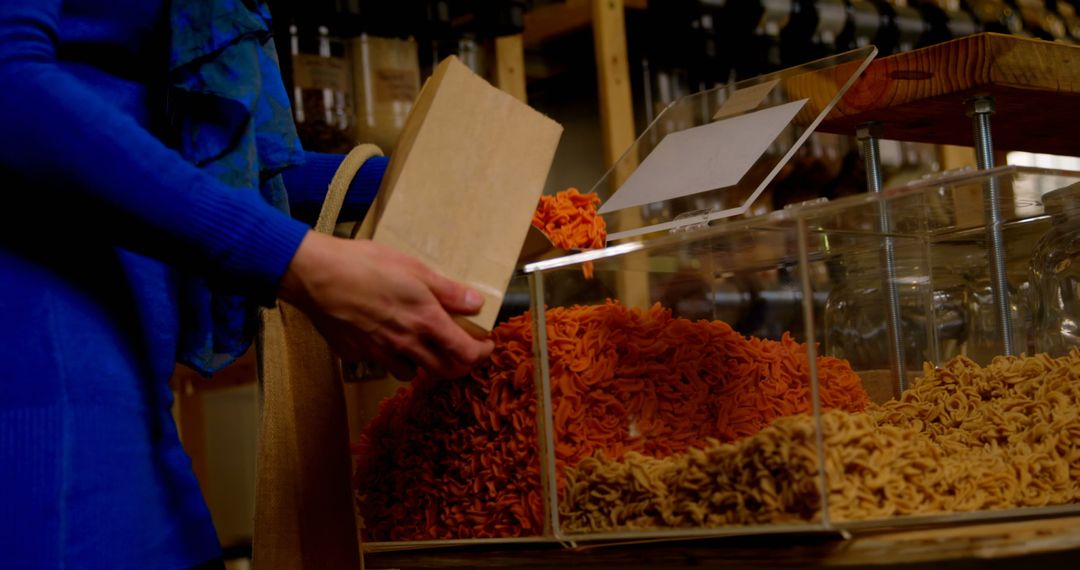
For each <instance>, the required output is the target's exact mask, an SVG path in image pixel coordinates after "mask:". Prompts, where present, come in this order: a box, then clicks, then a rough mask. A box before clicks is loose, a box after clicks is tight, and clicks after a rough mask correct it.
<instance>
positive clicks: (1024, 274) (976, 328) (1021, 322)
mask: <svg viewBox="0 0 1080 570" xmlns="http://www.w3.org/2000/svg"><path fill="white" fill-rule="evenodd" d="M1046 229H1047V224H1045V223H1043V222H1040V221H1039V220H1026V221H1024V222H1023V223H1014V224H1008V225H1006V226H1005V227H1004V228H1002V236H1003V238H1004V242H1005V243H1006V251H1005V275H1006V280H1007V282H1008V285H1009V310H1010V312H1011V313H1012V322H1013V346H1014V347H1015V349H1016V351H1017V352H1021V351H1026V352H1031V351H1030V348H1029V347H1030V342H1031V336H1032V335H1031V331H1032V324H1033V318H1034V317H1033V296H1034V295H1033V290H1032V285H1031V283H1032V282H1031V279H1030V277H1029V272H1028V266H1029V265H1030V263H1031V257H1032V253H1033V251H1034V249H1035V244H1036V243H1037V242H1038V241H1039V239H1040V238H1041V237H1042V235H1043V234H1044V233H1045V232H1046ZM979 231H980V233H982V230H981V229H980V230H979ZM970 243H972V244H974V245H976V246H977V247H976V248H975V249H974V250H971V251H969V252H968V254H967V255H966V257H964V258H961V259H959V260H958V261H957V265H958V268H959V270H960V271H961V272H962V273H963V274H964V278H965V280H966V281H967V282H968V284H969V285H970V287H971V291H972V294H973V295H974V297H973V299H972V315H973V320H972V326H971V334H969V335H968V346H967V350H966V352H965V354H966V355H967V356H968V357H969V358H971V359H972V360H974V361H975V362H978V363H979V364H981V365H984V366H985V365H987V364H990V362H991V361H992V360H993V359H994V357H995V356H1000V355H1001V354H1002V353H1003V349H1004V346H1003V342H1002V338H1003V337H1002V335H1001V332H1000V327H999V326H998V311H997V307H996V305H995V302H994V290H993V285H992V283H993V281H992V280H991V278H990V262H989V258H988V254H989V251H988V250H987V249H986V248H985V246H984V244H985V236H980V237H979V238H978V239H977V240H975V241H974V242H970Z"/></svg>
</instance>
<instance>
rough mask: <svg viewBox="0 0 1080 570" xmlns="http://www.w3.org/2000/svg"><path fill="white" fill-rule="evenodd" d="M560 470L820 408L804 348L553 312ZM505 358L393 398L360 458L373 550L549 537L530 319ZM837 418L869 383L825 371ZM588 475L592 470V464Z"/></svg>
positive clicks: (630, 315)
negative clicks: (429, 542)
mask: <svg viewBox="0 0 1080 570" xmlns="http://www.w3.org/2000/svg"><path fill="white" fill-rule="evenodd" d="M546 317H547V327H546V334H547V336H548V346H549V351H550V355H551V363H552V364H551V370H550V374H549V377H550V379H551V383H552V400H553V406H554V410H555V412H554V416H555V417H554V421H555V433H556V438H557V442H556V449H555V453H556V457H557V463H558V465H559V466H560V469H559V472H562V469H561V467H562V466H573V465H576V464H577V463H578V462H579V461H581V460H582V459H585V458H589V457H592V456H593V455H594V454H596V453H602V454H604V455H605V456H606V457H611V458H620V457H622V456H623V455H624V454H627V453H631V452H637V453H643V454H646V455H648V456H655V457H666V456H669V455H671V454H673V453H679V452H682V451H685V450H687V449H690V448H692V447H694V446H701V445H704V444H705V443H706V442H707V441H708V440H709V438H716V439H719V440H723V441H732V440H736V439H738V438H741V437H745V436H749V435H752V434H754V433H756V432H757V431H758V430H760V429H761V428H763V427H765V426H766V425H768V424H769V423H770V422H771V421H772V420H773V419H775V418H777V417H780V416H783V415H788V414H797V413H800V412H806V411H807V410H808V409H809V407H810V395H809V376H808V369H807V366H808V362H807V356H806V349H805V347H804V346H803V345H800V344H798V343H796V342H794V341H793V340H791V338H789V337H785V338H784V340H783V341H770V340H761V339H754V338H750V339H748V338H745V337H743V336H741V335H739V334H738V333H736V332H735V331H733V330H732V329H731V327H729V326H728V325H726V324H724V323H722V322H709V321H697V322H691V321H688V320H685V319H678V318H674V317H672V315H671V312H670V311H668V310H665V309H663V308H661V307H660V306H659V305H657V306H654V307H652V308H651V309H649V310H638V309H627V308H626V307H623V306H622V305H619V304H617V303H613V302H609V303H607V304H604V305H598V306H575V307H569V308H555V309H551V310H548V311H547V313H546ZM494 340H495V345H496V347H495V350H494V352H493V353H492V356H491V358H490V359H489V360H488V361H487V362H486V363H484V364H483V365H481V366H480V367H479V368H477V369H476V370H475V371H474V372H473V374H472V375H471V376H470V377H468V378H464V379H460V380H455V381H432V380H431V379H428V378H423V377H421V378H418V379H416V380H414V381H413V383H412V385H411V386H409V387H407V388H404V389H402V390H400V391H399V392H398V393H397V394H396V395H395V396H393V397H392V398H389V399H387V400H386V401H385V402H384V403H383V404H382V408H381V410H380V413H379V415H378V417H377V418H376V419H375V420H374V422H373V423H372V424H371V425H370V426H369V427H368V429H367V430H366V431H365V433H364V436H363V437H362V438H361V440H360V442H359V443H358V445H357V448H356V455H357V471H356V488H357V490H358V497H357V498H358V501H359V506H360V510H361V514H362V515H363V518H364V525H365V529H364V533H365V535H366V538H367V539H368V540H422V539H447V538H483V537H508V536H528V535H530V534H537V533H539V532H540V530H541V529H542V517H543V509H542V505H541V493H540V476H539V458H538V456H537V446H538V440H537V435H536V391H535V387H534V381H533V366H534V364H533V355H532V330H531V327H530V321H529V317H528V315H523V316H521V317H517V318H514V319H511V320H510V321H508V322H507V323H505V324H503V325H500V326H499V327H497V328H496V329H495V331H494ZM818 370H819V372H820V376H819V377H820V378H821V387H822V395H823V400H824V402H826V405H828V406H832V407H836V408H840V409H846V410H852V411H855V410H861V409H863V408H864V407H865V406H866V405H867V404H868V401H869V399H868V397H867V395H866V392H865V391H864V390H863V389H862V386H861V384H860V382H859V378H858V377H857V376H856V375H855V373H854V372H853V371H852V370H851V368H850V367H849V366H848V365H847V364H846V363H845V362H843V361H840V360H836V359H833V358H819V359H818ZM586 461H589V460H588V459H586Z"/></svg>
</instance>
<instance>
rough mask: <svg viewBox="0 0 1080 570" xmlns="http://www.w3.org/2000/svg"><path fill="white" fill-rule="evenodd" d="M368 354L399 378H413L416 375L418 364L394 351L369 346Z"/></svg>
mask: <svg viewBox="0 0 1080 570" xmlns="http://www.w3.org/2000/svg"><path fill="white" fill-rule="evenodd" d="M367 352H368V356H369V357H370V358H371V359H372V360H374V361H376V362H378V363H379V364H381V365H383V367H384V368H386V370H387V371H388V372H390V374H392V375H393V376H394V378H397V379H398V380H412V379H413V378H414V377H415V376H416V365H415V364H413V363H412V362H410V361H409V360H407V359H405V358H402V357H401V356H399V355H396V354H394V353H393V352H390V351H387V350H384V349H382V348H381V347H378V346H369V347H368V350H367Z"/></svg>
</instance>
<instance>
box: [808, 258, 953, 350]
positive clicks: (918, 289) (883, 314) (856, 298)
mask: <svg viewBox="0 0 1080 570" xmlns="http://www.w3.org/2000/svg"><path fill="white" fill-rule="evenodd" d="M946 249H947V248H940V249H935V251H934V253H933V259H934V260H935V263H934V264H933V265H932V272H931V271H928V269H930V268H931V266H930V265H929V264H928V263H927V262H926V259H925V258H924V257H923V255H922V246H921V245H919V246H915V245H912V246H907V247H904V248H897V250H896V263H895V267H896V284H897V293H898V297H899V302H900V330H901V336H902V337H903V343H904V346H903V348H904V364H905V367H906V368H907V369H908V370H909V371H917V370H920V369H921V368H922V364H923V362H925V361H931V362H941V361H943V360H945V359H948V358H951V357H953V356H956V355H958V354H962V353H963V351H964V349H965V344H966V342H967V337H968V332H969V327H970V323H971V321H972V314H971V305H970V299H971V297H972V292H971V289H970V287H969V286H968V284H967V282H966V281H965V280H964V278H963V275H962V274H961V273H960V272H958V271H956V268H955V264H954V261H955V257H954V256H951V255H950V252H948V251H945V250H946ZM838 277H839V279H838V281H839V282H838V283H837V285H836V286H835V287H834V288H833V289H832V291H831V292H830V293H829V297H828V300H827V301H826V302H825V312H824V325H825V353H826V354H828V355H829V356H835V357H838V358H844V359H847V360H848V361H849V362H850V363H851V366H852V367H853V368H854V369H855V370H857V371H868V370H875V369H881V368H882V365H883V364H884V363H887V362H888V361H889V358H888V354H889V352H890V347H889V330H888V306H889V303H888V299H886V291H885V279H886V276H885V266H884V264H883V263H882V262H881V255H880V252H879V251H877V250H874V251H867V252H858V253H855V254H851V255H847V256H844V257H843V258H842V259H841V263H840V270H839V275H838Z"/></svg>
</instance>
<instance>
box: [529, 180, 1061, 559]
mask: <svg viewBox="0 0 1080 570" xmlns="http://www.w3.org/2000/svg"><path fill="white" fill-rule="evenodd" d="M991 181H993V182H994V183H995V184H996V186H997V190H998V191H999V193H1000V196H1001V197H1002V198H1001V201H1000V204H999V207H1000V208H1001V211H1002V218H1001V219H1002V222H1001V233H1002V236H1003V237H1004V239H1003V240H1002V241H1001V243H1002V244H1003V247H1005V250H1006V251H1005V253H1006V255H1005V259H1006V267H1007V276H1008V288H1009V291H1010V293H1011V294H1010V295H1009V311H1010V313H1011V314H1012V317H1013V322H1014V333H1013V334H1014V340H1015V341H1016V342H1015V343H1014V344H1016V345H1017V346H1019V347H1020V348H1019V350H1017V351H1016V352H1018V353H1020V352H1028V353H1030V350H1029V349H1028V343H1029V342H1030V334H1029V331H1030V329H1031V324H1030V323H1031V322H1032V311H1033V307H1037V306H1038V299H1036V298H1033V295H1034V291H1036V290H1037V289H1038V287H1037V284H1033V283H1031V280H1032V279H1033V277H1031V275H1032V273H1031V272H1030V265H1031V263H1030V259H1031V257H1032V251H1033V250H1034V249H1035V248H1036V247H1038V245H1039V243H1040V238H1041V237H1042V236H1043V235H1044V234H1045V233H1046V231H1047V230H1049V229H1050V220H1049V217H1048V216H1047V215H1045V214H1044V212H1043V206H1042V203H1041V195H1042V194H1044V193H1046V192H1049V191H1052V190H1055V189H1058V188H1062V187H1064V186H1067V185H1070V184H1073V183H1076V182H1078V181H1080V174H1077V173H1068V172H1060V171H1048V170H1038V169H1025V168H1017V167H1003V168H998V169H995V170H991V171H985V172H968V173H961V174H956V175H951V176H947V177H940V178H938V179H936V180H928V181H925V182H920V183H917V184H913V185H911V186H908V187H904V188H897V189H892V190H889V191H886V192H884V193H883V194H879V195H874V194H867V195H860V196H853V197H849V198H845V199H841V200H837V201H835V202H832V203H813V204H804V205H801V206H797V207H794V208H789V209H787V210H784V211H780V212H774V213H772V214H769V215H766V216H761V217H757V218H752V219H748V220H742V221H737V222H728V223H724V224H722V225H716V226H713V227H708V226H701V227H697V228H694V229H691V230H687V231H683V232H679V233H674V234H671V235H667V236H664V237H660V238H655V239H648V240H645V241H641V242H629V243H623V244H619V245H616V246H612V247H609V248H607V249H605V250H602V251H596V252H587V253H581V254H577V255H574V256H570V257H566V258H561V259H556V260H549V261H544V262H539V263H535V264H532V265H530V266H528V267H527V268H526V271H527V272H528V274H529V276H530V279H531V288H532V295H533V307H532V310H533V317H534V321H535V322H534V338H536V339H537V340H536V354H537V355H538V362H537V364H536V370H537V371H538V382H539V385H540V387H541V390H542V392H541V395H540V398H541V402H542V407H543V409H544V410H546V414H545V415H544V417H543V418H542V425H541V437H542V439H543V440H544V441H543V442H542V453H543V455H542V463H543V464H544V468H545V470H544V474H545V480H544V485H545V489H546V490H547V496H546V499H547V501H548V507H547V508H548V510H549V511H550V515H549V516H550V517H551V520H552V531H553V534H554V536H555V537H556V538H558V539H560V540H566V541H574V542H576V541H587V540H624V539H648V538H660V537H675V536H703V535H704V536H713V535H722V534H733V533H739V534H758V533H768V532H785V531H794V530H801V531H807V530H815V529H836V528H859V527H887V526H893V525H901V524H916V523H918V524H922V523H933V522H941V523H948V522H953V521H960V520H967V519H980V518H994V517H1012V516H1034V515H1051V514H1055V513H1059V512H1071V511H1074V510H1078V511H1080V509H1078V508H1077V507H1076V506H1074V505H1072V504H1071V503H1072V502H1073V501H1074V500H1076V499H1077V498H1080V477H1078V475H1080V408H1078V406H1077V405H1076V404H1077V398H1080V356H1077V357H1076V360H1077V361H1076V363H1074V364H1076V366H1073V365H1071V364H1070V365H1067V366H1066V365H1056V366H1057V367H1056V368H1055V367H1054V366H1050V365H1047V364H1046V363H1047V362H1048V360H1047V359H1042V360H1040V359H1038V358H1026V359H1024V358H1021V359H1019V360H1017V359H1013V360H1007V359H997V360H995V357H998V356H1002V355H1003V354H1004V348H1003V347H1004V342H1003V339H1002V333H1001V331H1000V329H999V328H997V324H996V321H995V318H996V314H997V311H996V307H995V306H994V298H993V295H991V294H990V293H989V292H988V289H989V288H990V287H991V286H990V285H989V284H988V279H989V278H988V277H987V275H986V273H987V271H988V263H989V261H988V260H989V255H988V254H989V251H988V248H989V246H988V244H989V243H990V241H989V240H988V239H987V231H986V230H987V227H986V219H987V218H986V212H985V204H984V192H985V191H986V188H987V185H988V183H990V182H991ZM883 212H885V213H886V215H885V216H884V218H883V216H882V213H883ZM883 219H884V222H883ZM883 223H887V225H883ZM586 264H592V266H593V267H592V273H593V276H592V277H591V278H590V277H586V275H585V271H584V266H585V265H586ZM852 273H855V275H853V274H852ZM853 279H854V280H856V281H858V282H859V283H861V285H860V286H858V287H854V288H852V287H847V288H846V289H845V283H846V282H848V281H851V280H853ZM890 282H891V283H893V284H894V285H895V286H894V287H892V288H890V287H888V286H887V284H888V283H890ZM837 291H844V292H843V295H844V298H845V301H844V302H845V303H847V305H848V307H847V309H846V311H847V313H846V314H847V315H848V316H846V317H844V319H846V320H844V319H841V320H843V321H844V322H845V323H847V324H846V326H848V327H852V328H851V329H850V330H848V332H849V333H850V334H861V335H862V336H863V337H864V338H866V339H868V340H867V341H866V343H865V346H864V347H862V351H861V352H860V353H858V354H852V353H850V352H848V353H844V351H843V350H841V349H840V348H838V345H837V343H836V342H826V341H827V339H829V338H830V336H832V337H835V336H836V335H835V331H832V330H830V327H833V328H835V327H836V326H838V325H837V319H836V318H835V317H832V318H831V319H830V318H826V317H827V316H828V314H829V313H830V311H833V312H835V309H834V308H833V307H831V306H830V303H833V302H834V300H835V295H836V293H837ZM894 298H895V300H894ZM891 303H895V304H896V306H897V309H898V310H897V311H896V312H895V313H893V314H894V317H890V316H889V311H888V310H887V307H888V306H889V305H890V304H891ZM860 312H862V313H866V314H867V315H868V316H866V317H859V316H858V313H860ZM842 313H843V312H842ZM850 315H856V316H854V317H852V316H850ZM1078 317H1080V315H1078ZM717 321H723V322H724V323H726V324H721V323H719V322H717ZM732 334H734V335H736V336H738V337H739V338H742V339H743V341H739V340H738V339H735V338H734V337H732V336H731V335H732ZM749 337H755V338H758V339H763V340H760V341H757V340H754V341H746V340H745V339H747V338H749ZM894 338H896V339H899V343H897V342H895V341H894ZM748 342H749V343H751V344H753V343H758V344H757V345H756V346H758V349H757V350H754V351H748V350H747V348H746V345H747V343H748ZM765 345H767V346H768V347H782V348H784V349H785V350H786V352H784V353H783V357H782V358H780V359H779V364H777V358H775V356H776V352H775V351H773V352H770V350H763V349H761V347H762V346H765ZM848 346H850V343H849V345H848ZM755 358H756V359H759V366H758V367H757V368H756V369H755V367H754V366H749V365H748V364H747V362H748V360H749V361H751V362H753V361H754V359H755ZM1040 362H1041V363H1042V364H1038V365H1036V364H1037V363H1040ZM898 363H900V364H898ZM911 363H915V364H914V365H912V364H911ZM1010 363H1011V364H1010ZM1032 363H1036V364H1032ZM924 365H925V366H927V368H926V369H924V368H923V366H924ZM1072 368H1076V370H1077V372H1072V371H1071V369H1072ZM763 369H764V371H762V370H763ZM988 370H992V371H993V372H992V373H991V372H986V371H988ZM746 376H750V377H752V380H753V382H752V383H751V385H747V384H746V382H745V380H746V378H745V377H746ZM776 376H780V377H782V378H783V381H782V382H777V381H776V380H775V377H776ZM852 376H854V378H855V382H856V384H855V386H854V387H853V386H851V385H850V381H849V379H850V378H851V377H852ZM925 377H929V379H926V378H925ZM928 386H929V387H928ZM903 389H906V390H908V391H909V392H911V394H908V395H906V396H905V395H903V394H902V390H903ZM860 391H861V395H857V393H859V392H860ZM853 393H855V394H856V396H853V395H852V394H853ZM898 396H899V397H900V398H901V399H900V401H893V402H892V403H889V402H890V400H893V399H894V398H897V397H898ZM732 401H735V402H738V406H735V407H733V406H732V404H731V402H732ZM924 404H925V406H924ZM751 416H753V417H755V418H756V420H754V421H750V420H748V419H747V418H748V417H751ZM1074 442H1075V443H1074ZM823 490H825V491H824V492H822V491H823Z"/></svg>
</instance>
